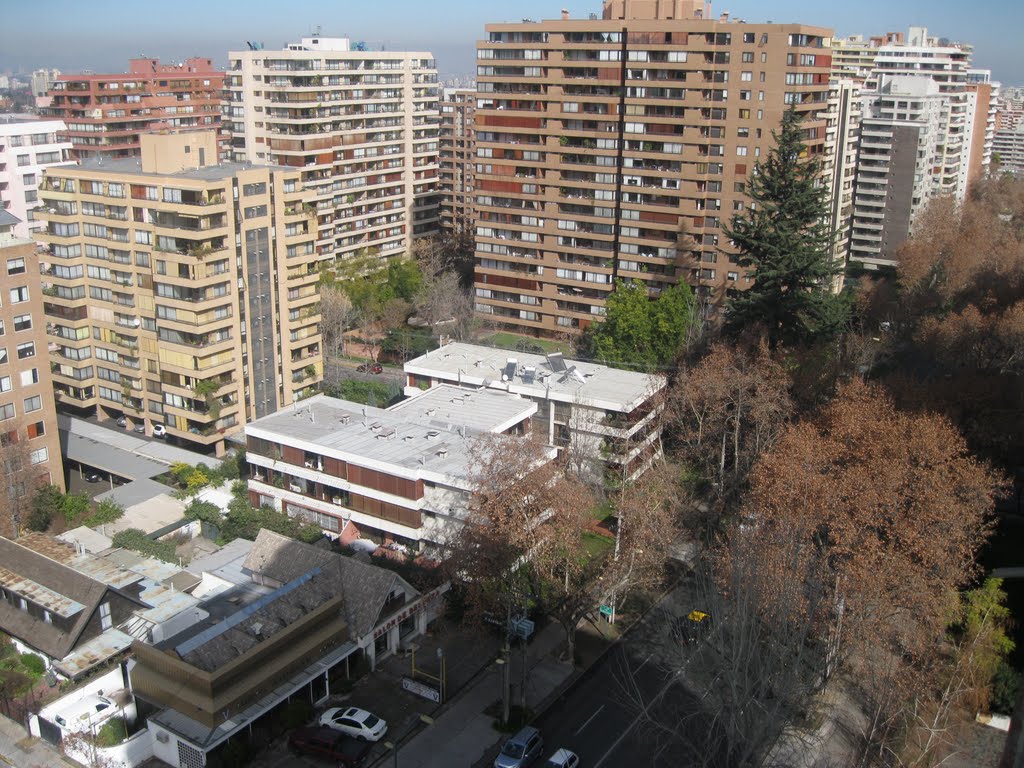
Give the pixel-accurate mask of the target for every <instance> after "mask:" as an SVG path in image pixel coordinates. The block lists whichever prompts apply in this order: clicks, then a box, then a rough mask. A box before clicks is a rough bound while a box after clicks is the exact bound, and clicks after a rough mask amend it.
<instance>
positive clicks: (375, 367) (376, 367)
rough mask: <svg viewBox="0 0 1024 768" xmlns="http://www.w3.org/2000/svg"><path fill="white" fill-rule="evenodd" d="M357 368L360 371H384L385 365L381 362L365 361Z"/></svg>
mask: <svg viewBox="0 0 1024 768" xmlns="http://www.w3.org/2000/svg"><path fill="white" fill-rule="evenodd" d="M356 370H357V371H359V372H360V373H384V366H383V365H381V364H380V363H363V364H362V365H360V366H359V367H358V368H356Z"/></svg>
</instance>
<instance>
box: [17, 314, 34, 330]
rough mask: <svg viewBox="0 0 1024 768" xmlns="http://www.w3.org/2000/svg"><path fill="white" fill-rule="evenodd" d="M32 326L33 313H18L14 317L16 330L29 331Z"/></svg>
mask: <svg viewBox="0 0 1024 768" xmlns="http://www.w3.org/2000/svg"><path fill="white" fill-rule="evenodd" d="M30 328H32V315H16V316H15V317H14V330H15V331H27V330H29V329H30Z"/></svg>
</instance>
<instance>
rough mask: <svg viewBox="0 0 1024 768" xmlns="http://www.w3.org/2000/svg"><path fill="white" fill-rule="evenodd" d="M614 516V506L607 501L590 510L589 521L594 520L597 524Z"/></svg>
mask: <svg viewBox="0 0 1024 768" xmlns="http://www.w3.org/2000/svg"><path fill="white" fill-rule="evenodd" d="M614 514H615V507H614V505H612V504H610V503H609V502H607V501H606V502H603V503H601V504H598V505H597V506H596V507H594V508H593V509H592V510H590V517H591V519H593V520H596V521H597V522H599V523H600V522H602V521H603V520H607V519H608V518H609V517H611V516H612V515H614Z"/></svg>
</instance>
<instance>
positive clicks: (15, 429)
mask: <svg viewBox="0 0 1024 768" xmlns="http://www.w3.org/2000/svg"><path fill="white" fill-rule="evenodd" d="M18 223H19V222H18V220H17V219H16V218H15V217H14V216H13V215H11V214H10V213H8V212H7V211H5V210H2V209H0V275H2V276H3V278H2V282H3V290H2V293H0V460H2V463H3V470H4V472H3V477H4V489H3V492H2V495H0V499H2V501H0V508H2V510H3V514H0V535H4V536H13V537H16V536H17V535H18V532H19V529H20V527H21V526H22V525H24V523H25V520H26V517H27V515H28V512H29V509H30V501H31V496H32V494H33V492H34V491H35V489H36V488H38V487H40V486H43V485H47V484H53V485H56V486H57V487H58V488H60V489H61V490H63V489H64V470H63V466H62V464H61V453H60V441H59V439H58V435H57V413H56V410H55V408H54V401H53V384H52V381H51V378H50V366H49V360H48V359H47V353H46V349H47V341H48V339H47V336H46V320H45V317H44V316H43V291H42V286H41V283H40V279H39V256H38V254H37V252H36V244H35V243H34V242H33V241H31V240H25V239H23V238H19V237H17V236H15V234H14V228H15V227H16V226H17V224H18Z"/></svg>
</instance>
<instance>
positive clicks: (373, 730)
mask: <svg viewBox="0 0 1024 768" xmlns="http://www.w3.org/2000/svg"><path fill="white" fill-rule="evenodd" d="M320 725H326V726H328V727H329V728H334V729H335V730H337V731H341V732H342V733H347V734H348V735H349V736H354V737H355V738H357V739H360V740H362V741H380V740H381V739H382V738H384V734H385V733H387V732H388V724H387V723H386V722H384V721H383V720H381V719H380V718H379V717H377V716H376V715H374V714H371V713H370V712H367V711H366V710H365V709H359V707H333V708H332V709H328V710H327V711H326V712H324V713H323V714H322V715H320Z"/></svg>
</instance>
